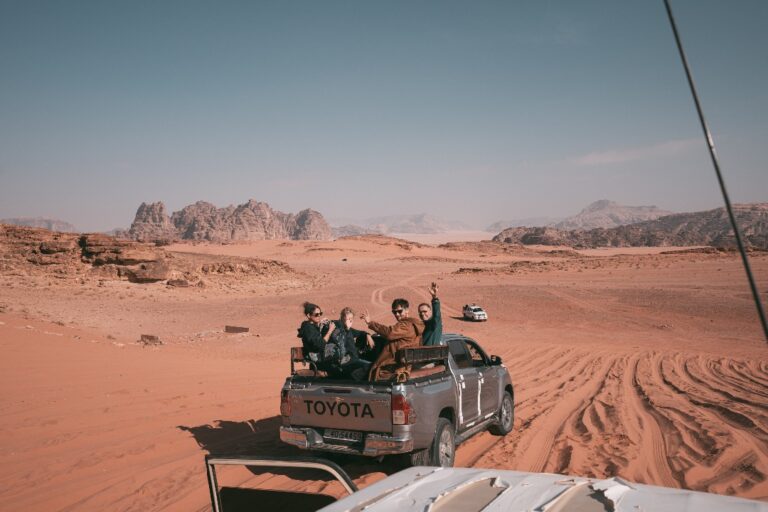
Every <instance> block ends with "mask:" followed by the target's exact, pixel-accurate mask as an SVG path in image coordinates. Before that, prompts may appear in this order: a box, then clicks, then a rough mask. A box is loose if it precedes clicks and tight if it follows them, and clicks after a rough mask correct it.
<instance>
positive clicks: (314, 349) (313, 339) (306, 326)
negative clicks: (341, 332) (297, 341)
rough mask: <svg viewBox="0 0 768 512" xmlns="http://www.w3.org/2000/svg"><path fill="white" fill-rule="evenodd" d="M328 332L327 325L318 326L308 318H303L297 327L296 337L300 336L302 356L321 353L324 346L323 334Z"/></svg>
mask: <svg viewBox="0 0 768 512" xmlns="http://www.w3.org/2000/svg"><path fill="white" fill-rule="evenodd" d="M327 332H328V326H327V325H324V326H321V327H318V326H317V325H315V324H313V323H312V322H310V321H309V320H304V321H303V322H302V323H301V326H300V327H299V333H298V334H297V335H296V337H297V338H301V345H302V346H303V347H304V356H305V357H311V356H309V354H318V353H319V354H322V353H323V348H324V347H325V340H324V339H323V335H324V334H326V333H327Z"/></svg>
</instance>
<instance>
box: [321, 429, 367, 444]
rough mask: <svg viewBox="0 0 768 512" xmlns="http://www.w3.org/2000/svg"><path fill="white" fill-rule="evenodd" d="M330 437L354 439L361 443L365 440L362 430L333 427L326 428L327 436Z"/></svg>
mask: <svg viewBox="0 0 768 512" xmlns="http://www.w3.org/2000/svg"><path fill="white" fill-rule="evenodd" d="M324 437H327V438H329V439H336V440H339V441H353V442H356V443H359V442H360V441H362V440H363V433H362V432H355V431H352V430H336V429H333V428H327V429H325V436H324Z"/></svg>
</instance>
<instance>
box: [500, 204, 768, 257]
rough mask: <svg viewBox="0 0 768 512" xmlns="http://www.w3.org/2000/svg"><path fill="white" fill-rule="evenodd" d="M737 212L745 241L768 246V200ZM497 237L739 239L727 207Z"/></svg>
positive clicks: (626, 243) (640, 242) (565, 241)
mask: <svg viewBox="0 0 768 512" xmlns="http://www.w3.org/2000/svg"><path fill="white" fill-rule="evenodd" d="M734 215H735V216H736V222H737V223H738V224H739V227H740V229H741V230H742V234H743V235H744V242H745V244H747V245H748V246H750V247H755V248H759V249H768V203H753V204H737V205H734ZM493 240H494V241H497V242H505V243H515V244H524V245H567V246H571V247H576V248H591V247H665V246H695V245H709V246H713V247H733V246H735V238H734V236H733V234H732V230H731V224H730V221H729V219H728V213H727V212H726V210H725V208H716V209H714V210H707V211H703V212H693V213H675V214H672V215H666V216H664V217H660V218H658V219H655V220H649V221H644V222H639V223H635V224H629V225H625V226H618V227H615V228H610V229H606V228H595V229H590V230H583V229H576V230H562V229H556V228H554V227H534V228H524V227H517V228H508V229H505V230H504V231H502V232H501V233H499V234H498V235H496V236H495V237H494V238H493Z"/></svg>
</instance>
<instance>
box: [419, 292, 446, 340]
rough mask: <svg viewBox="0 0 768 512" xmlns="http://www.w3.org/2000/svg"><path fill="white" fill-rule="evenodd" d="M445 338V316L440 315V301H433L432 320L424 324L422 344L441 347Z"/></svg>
mask: <svg viewBox="0 0 768 512" xmlns="http://www.w3.org/2000/svg"><path fill="white" fill-rule="evenodd" d="M442 338H443V315H442V314H441V313H440V299H438V298H434V299H432V318H430V319H429V320H427V321H426V322H424V334H423V335H422V337H421V339H422V342H423V343H422V344H423V345H424V346H430V345H441V344H442Z"/></svg>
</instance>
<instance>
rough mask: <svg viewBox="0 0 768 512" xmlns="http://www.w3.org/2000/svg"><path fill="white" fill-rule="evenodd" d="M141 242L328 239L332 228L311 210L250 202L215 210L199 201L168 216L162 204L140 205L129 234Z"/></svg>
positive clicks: (208, 204)
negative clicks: (283, 209)
mask: <svg viewBox="0 0 768 512" xmlns="http://www.w3.org/2000/svg"><path fill="white" fill-rule="evenodd" d="M128 237H129V238H131V239H134V240H140V241H163V242H165V241H172V240H206V241H211V242H228V241H235V240H329V239H331V228H330V226H329V225H328V223H327V222H326V221H325V219H324V218H323V216H322V215H321V214H320V213H318V212H316V211H314V210H310V209H306V210H302V211H300V212H299V213H297V214H295V215H294V214H290V213H283V212H279V211H277V210H273V209H272V208H270V206H269V205H268V204H267V203H263V202H260V201H255V200H250V201H248V202H247V203H245V204H241V205H238V206H227V207H225V208H217V207H216V206H215V205H213V204H211V203H207V202H205V201H198V202H196V203H194V204H191V205H189V206H186V207H184V208H182V209H181V210H180V211H178V212H174V213H173V214H172V215H171V216H170V217H169V216H168V215H167V214H166V212H165V206H164V205H163V203H161V202H158V203H152V204H149V205H147V204H145V203H142V204H141V206H140V207H139V210H138V211H137V212H136V218H135V220H134V222H133V224H132V225H131V228H130V230H129V231H128Z"/></svg>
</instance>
